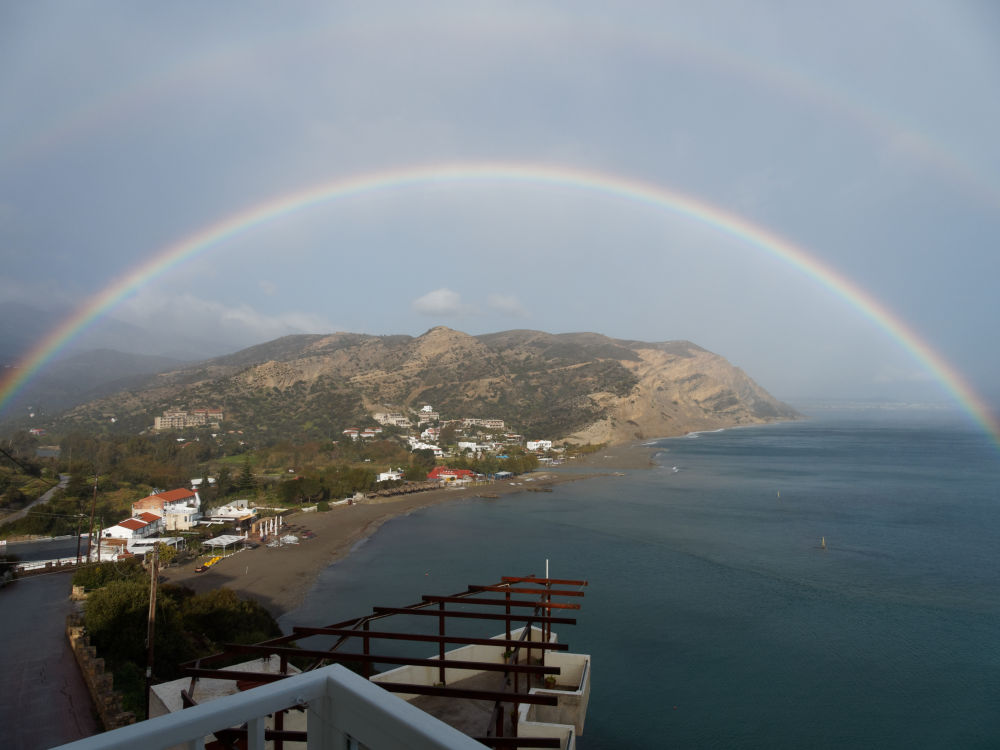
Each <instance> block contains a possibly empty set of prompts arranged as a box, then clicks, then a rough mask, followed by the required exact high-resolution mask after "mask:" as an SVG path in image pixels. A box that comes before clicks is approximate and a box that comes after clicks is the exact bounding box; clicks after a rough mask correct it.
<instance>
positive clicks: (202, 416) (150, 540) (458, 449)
mask: <svg viewBox="0 0 1000 750" xmlns="http://www.w3.org/2000/svg"><path fill="white" fill-rule="evenodd" d="M223 417H224V415H223V411H222V410H221V409H218V408H197V409H192V410H190V411H187V410H183V409H172V410H168V411H165V412H164V413H163V414H162V416H157V417H156V418H155V422H154V427H153V429H154V431H156V432H176V431H178V430H184V429H192V428H210V429H213V430H219V431H221V429H222V424H223ZM371 419H372V421H374V422H375V423H376V424H375V425H373V426H369V427H364V428H358V427H347V428H345V429H344V430H343V431H342V433H341V437H340V440H344V441H349V442H351V443H365V442H367V441H375V440H382V439H385V438H386V436H385V435H384V432H385V430H384V429H383V428H387V429H390V430H391V431H392V433H393V435H392V438H391V439H396V440H399V441H401V442H402V443H404V444H405V445H406V447H407V449H408V450H409V451H411V452H418V451H426V452H427V453H428V454H430V455H433V457H434V460H435V464H434V466H433V467H432V468H430V470H429V471H427V473H426V476H421V477H417V478H416V479H414V478H413V477H412V473H411V476H410V478H409V480H407V476H406V475H407V472H406V471H405V470H404V469H403V468H402V467H392V466H385V467H380V469H381V470H379V471H378V472H377V476H376V479H375V482H376V487H375V488H373V489H372V490H371V491H370V492H355V493H353V494H352V495H350V496H348V497H344V498H339V499H336V500H332V501H331V502H330V503H328V506H336V505H354V504H357V503H363V502H365V501H368V500H374V499H378V498H383V497H387V496H393V495H399V494H409V493H414V492H424V491H428V490H432V489H436V488H441V487H450V488H453V489H455V488H465V487H474V486H475V487H485V486H488V485H491V484H494V483H497V482H504V481H508V482H510V481H512V480H513V479H514V476H515V473H514V472H512V471H508V470H502V469H494V470H493V471H490V472H488V473H486V472H477V471H474V470H472V469H468V468H461V467H451V466H449V464H448V461H449V459H456V458H460V459H462V460H463V461H465V460H468V459H472V460H482V459H484V458H486V457H489V458H493V459H496V460H497V461H502V460H504V459H508V458H509V454H510V453H511V452H513V451H517V452H519V453H521V454H522V455H525V456H529V457H530V459H531V462H530V464H529V465H531V466H535V465H537V466H553V465H559V464H560V463H562V460H563V454H564V453H565V449H564V448H562V447H556V446H553V442H552V441H551V440H547V439H534V440H526V439H525V437H524V436H523V435H521V434H518V433H515V432H510V431H509V430H508V428H507V425H506V424H505V422H504V420H502V419H496V418H480V417H462V418H456V419H443V418H442V416H441V414H439V413H438V412H437V411H435V409H434V408H433V406H431V405H430V404H425V405H423V406H422V407H421V408H420V409H419V410H414V411H411V412H410V413H409V414H407V413H404V412H403V411H392V412H390V411H379V412H374V413H373V414H372V415H371ZM217 435H218V433H211V436H212V437H216V436H217ZM443 436H447V437H448V439H449V441H450V442H447V443H445V441H443V440H442V437H443ZM177 440H178V441H179V442H186V441H187V438H184V437H179V438H177ZM497 465H499V464H497ZM289 473H294V470H293V469H290V470H289ZM215 481H216V479H215V477H210V476H209V477H199V478H193V479H191V481H190V485H189V486H188V487H179V488H175V489H170V490H154V491H153V492H152V494H149V495H147V496H145V497H142V498H140V499H137V500H136V501H135V502H133V503H132V505H131V514H130V515H129V516H128V517H125V518H121V519H119V520H117V521H116V522H115V523H113V524H112V525H109V526H107V527H103V528H101V527H98V528H95V529H94V538H95V539H96V540H97V541H96V543H93V544H91V543H88V544H87V547H86V558H87V560H88V561H89V560H91V559H93V560H95V561H97V562H100V561H112V560H121V559H127V558H131V557H138V558H143V557H145V556H146V555H147V554H149V553H151V552H152V551H153V550H154V549H155V548H156V547H157V545H164V546H165V547H167V548H171V549H175V550H187V551H188V552H189V553H190V554H193V555H196V556H197V555H203V556H205V557H206V558H207V559H206V560H205V562H204V563H203V564H202V566H199V569H200V570H207V569H208V568H209V567H211V566H212V565H214V564H216V563H217V562H219V561H220V560H221V558H223V557H225V556H226V555H229V554H233V553H235V552H236V551H238V550H240V549H243V548H245V547H246V546H249V545H258V544H268V545H271V546H280V545H283V544H298V543H300V542H301V541H303V539H302V538H301V534H294V533H292V531H291V530H289V529H288V528H287V524H286V525H285V527H283V525H282V519H283V517H284V515H285V514H286V513H288V512H289V511H292V510H302V511H304V512H306V513H309V512H316V511H317V510H318V509H319V506H318V504H317V505H312V506H306V507H304V508H301V509H298V508H285V507H275V506H272V505H268V506H265V507H259V506H258V505H257V504H256V502H255V501H254V499H252V498H250V497H246V498H237V499H230V500H228V501H227V502H224V503H218V504H215V505H213V506H211V507H208V506H207V505H206V503H204V502H203V500H202V498H201V496H200V493H199V490H201V489H202V485H203V484H204V483H207V485H206V486H207V487H211V486H212V485H213V484H214V483H215ZM529 481H530V480H529ZM212 532H217V533H212ZM305 533H306V534H308V533H309V532H308V531H306V532H305ZM306 538H308V536H307V537H306ZM47 562H48V563H49V564H51V563H53V562H54V563H62V564H70V562H72V564H79V560H78V559H74V560H72V561H69V560H61V561H47ZM37 567H38V563H25V564H24V565H23V566H22V568H23V572H28V571H31V570H33V569H35V568H37Z"/></svg>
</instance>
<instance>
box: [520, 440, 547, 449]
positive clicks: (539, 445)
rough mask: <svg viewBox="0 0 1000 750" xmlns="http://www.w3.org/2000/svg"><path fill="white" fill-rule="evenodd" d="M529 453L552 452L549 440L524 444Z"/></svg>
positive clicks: (531, 441)
mask: <svg viewBox="0 0 1000 750" xmlns="http://www.w3.org/2000/svg"><path fill="white" fill-rule="evenodd" d="M524 447H525V448H527V449H528V450H529V451H539V452H541V451H550V450H552V441H551V440H529V441H528V442H527V443H525V444H524Z"/></svg>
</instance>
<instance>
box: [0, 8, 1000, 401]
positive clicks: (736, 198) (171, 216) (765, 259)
mask: <svg viewBox="0 0 1000 750" xmlns="http://www.w3.org/2000/svg"><path fill="white" fill-rule="evenodd" d="M997 7H998V6H997V5H996V4H995V3H994V2H992V1H991V0H983V2H962V1H960V0H943V1H942V2H919V1H918V0H901V1H900V2H892V1H889V0H886V1H883V2H877V3H872V2H869V1H867V0H865V1H858V2H852V1H850V0H848V1H846V2H837V3H829V2H736V1H732V2H712V1H709V2H697V3H695V2H677V3H669V2H662V1H661V0H657V1H655V2H635V3H630V2H614V3H606V2H601V3H589V2H581V0H573V1H572V2H509V1H507V2H495V3H487V2H471V1H470V0H460V1H459V2H454V3H447V2H437V3H413V2H399V3H388V2H363V3H361V2H358V3H334V2H322V3H265V2H245V1H242V0H241V1H240V2H212V3H203V2H193V1H192V2H183V1H182V2H171V3H153V2H147V3H142V2H135V0H128V1H127V2H120V3H119V2H45V1H43V0H32V2H20V3H19V2H7V3H3V4H2V5H0V101H2V103H3V104H2V106H0V258H2V262H3V274H2V276H0V279H2V280H0V300H2V301H5V302H23V303H25V304H29V305H32V306H34V307H37V308H58V309H60V310H66V309H73V308H74V307H77V306H79V305H82V304H84V303H85V302H86V301H87V299H88V298H90V297H92V296H93V295H95V294H97V293H98V292H100V291H101V290H102V289H104V288H106V287H107V286H108V285H109V284H111V283H112V282H113V281H114V280H115V279H116V278H119V277H121V276H122V275H123V274H127V273H128V272H129V271H130V270H132V269H135V268H137V267H139V266H140V265H141V264H142V263H144V262H145V261H147V260H148V259H149V258H151V257H153V256H154V255H155V254H156V253H157V252H160V251H162V250H163V249H164V248H167V247H169V246H171V244H172V243H176V242H178V241H180V240H182V239H184V238H185V237H188V236H190V235H192V234H194V233H195V232H196V231H198V230H199V229H201V228H203V227H205V226H208V225H211V224H212V223H214V222H217V221H220V220H221V219H223V218H225V217H227V216H230V215H233V214H237V213H239V212H241V211H245V210H246V209H247V208H248V207H249V206H252V205H254V204H257V203H260V202H262V201H267V200H270V199H273V198H276V197H279V196H282V195H285V194H289V193H293V192H296V191H300V190H303V189H306V188H308V187H309V186H312V185H318V184H322V183H325V182H330V181H333V180H336V179H341V178H347V177H350V176H353V175H363V174H366V173H372V172H376V171H379V170H393V169H401V168H404V167H417V166H429V165H435V164H441V163H452V162H473V161H477V162H478V161H495V162H511V163H514V162H516V163H527V164H538V165H547V166H549V167H551V166H558V167H566V168H575V169H584V170H591V171H596V172H600V173H604V174H606V175H612V176H615V177H617V178H621V179H633V180H642V181H645V182H647V183H654V184H656V185H660V186H662V187H664V188H667V189H670V190H672V191H675V192H677V193H680V194H684V195H688V196H691V197H693V198H696V199H697V200H700V201H703V202H706V203H708V204H710V205H712V206H714V207H716V208H717V209H718V210H720V211H724V212H727V213H729V214H734V215H737V216H740V217H743V218H744V219H745V220H747V221H749V222H751V223H753V224H754V225H757V226H759V227H761V228H764V229H766V230H768V231H771V232H774V233H776V234H778V235H780V236H782V237H784V238H786V239H787V240H789V241H791V242H793V243H795V244H796V245H797V246H799V247H801V248H803V249H804V250H806V251H807V252H808V253H809V254H810V255H812V256H814V257H815V258H817V259H819V260H821V261H822V262H823V263H826V264H827V265H829V266H830V267H831V268H833V269H834V270H836V271H837V272H839V273H840V274H842V275H844V276H845V277H847V278H848V279H850V280H851V281H853V282H854V283H856V284H858V285H859V286H860V287H861V288H863V289H864V290H865V291H866V292H867V293H868V294H870V295H871V296H872V297H873V298H875V299H876V300H878V301H879V302H880V303H882V304H883V305H885V306H886V307H887V308H888V309H889V310H891V311H892V312H893V313H895V314H896V315H897V316H898V317H899V318H900V319H901V320H903V321H905V322H906V324H907V325H909V326H910V327H912V329H913V330H914V331H915V332H916V333H917V334H918V335H919V337H920V338H921V339H923V340H924V341H925V342H926V343H927V344H928V345H929V346H930V347H931V348H932V349H933V350H934V351H936V352H937V353H939V354H940V355H941V356H942V357H944V358H945V359H946V360H947V361H948V362H949V363H951V364H952V365H953V366H954V367H955V368H956V369H957V370H958V371H959V372H961V373H962V374H963V375H964V376H965V377H966V378H967V379H968V380H969V382H970V383H971V384H972V385H973V386H974V387H976V388H977V389H979V390H980V391H981V392H982V393H984V394H985V395H987V396H989V397H990V398H994V399H995V398H996V397H997V396H998V395H1000V388H998V383H997V378H996V375H997V373H998V372H1000V346H998V344H997V342H998V340H1000V334H998V332H997V328H998V324H1000V293H998V292H1000V283H998V279H1000V245H998V238H1000V137H998V133H1000V96H998V95H997V93H998V92H1000V11H998V10H997ZM109 316H110V318H115V319H117V320H119V321H124V322H127V323H129V324H133V325H139V326H142V327H144V328H149V329H150V330H151V331H153V332H154V334H153V335H151V336H149V337H148V338H147V340H146V343H147V348H153V349H155V348H160V349H161V350H162V351H170V352H175V351H178V349H179V348H180V349H182V348H183V346H185V345H189V344H190V343H191V342H200V345H202V346H205V345H206V344H207V346H208V347H209V348H211V347H218V350H219V353H222V352H223V351H231V350H233V349H235V348H239V347H242V346H246V345H249V344H252V343H258V342H261V341H265V340H269V339H272V338H275V337H277V336H280V335H284V334H286V333H292V332H312V333H326V332H331V331H335V330H347V331H357V332H365V333H374V334H383V333H386V334H388V333H393V334H395V333H406V334H413V335H417V334H420V333H422V332H423V331H425V330H427V329H428V328H430V327H432V326H435V325H447V326H451V327H453V328H457V329H459V330H463V331H466V332H469V333H473V334H477V333H486V332H492V331H499V330H506V329H511V328H533V329H540V330H545V331H550V332H566V331H584V330H585V331H596V332H599V333H604V334H607V335H609V336H613V337H618V338H628V339H642V340H649V341H665V340H673V339H688V340H690V341H693V342H695V343H696V344H699V345H701V346H703V347H705V348H708V349H710V350H712V351H715V352H717V353H719V354H721V355H723V356H725V357H727V358H728V359H729V360H730V361H732V362H733V363H734V364H736V365H738V366H740V367H742V368H743V369H744V370H746V371H747V372H748V373H749V374H750V375H751V376H752V377H754V378H755V379H756V380H757V381H758V382H760V383H761V384H762V385H763V386H764V387H765V388H767V389H768V390H770V391H771V392H772V393H774V394H775V395H777V396H779V397H782V398H786V399H792V400H794V399H802V398H806V397H831V398H888V399H903V400H906V399H928V400H935V399H945V398H947V394H946V393H945V391H944V389H943V388H941V386H940V385H939V384H938V383H937V382H936V381H935V380H934V378H933V377H932V376H931V375H930V374H929V373H928V371H927V369H926V368H925V367H924V365H923V364H922V363H921V362H919V361H918V360H916V359H914V357H913V356H912V355H911V354H909V353H908V352H907V351H906V350H905V349H904V348H903V347H902V346H901V345H900V344H899V343H898V342H896V341H895V340H893V338H892V337H890V336H889V335H888V334H887V333H886V332H885V331H884V330H883V329H882V328H881V327H879V326H878V325H877V324H876V323H875V322H873V321H872V320H870V319H869V318H867V317H866V316H864V315H862V314H861V313H859V312H858V311H857V310H856V309H855V307H854V306H853V305H851V304H849V303H848V302H846V301H845V300H844V299H843V298H842V297H841V296H840V295H838V294H836V293H835V292H833V291H831V290H830V289H829V288H827V287H826V286H824V285H823V284H822V283H819V282H817V281H816V280H815V279H812V278H809V277H807V276H806V275H804V274H803V273H802V272H800V271H797V270H795V269H794V268H792V267H791V266H790V265H789V264H787V263H784V262H782V261H781V260H780V259H777V258H775V257H773V256H772V255H769V254H768V253H765V252H762V251H761V250H760V249H758V248H754V247H752V246H749V245H747V244H746V243H742V242H740V241H739V240H738V239H736V238H733V237H732V236H728V235H726V234H724V233H722V232H719V231H717V230H714V229H712V228H711V227H706V226H704V225H702V224H698V223H696V222H693V221H692V220H691V219H690V218H685V217H684V216H679V215H676V214H672V213H670V212H668V211H665V210H662V209H659V208H656V207H655V206H649V205H642V204H640V203H637V202H635V201H629V200H623V199H622V198H621V197H615V196H612V195H609V194H605V193H601V192H599V191H598V192H595V191H583V190H577V189H573V188H572V187H566V186H563V187H559V186H554V185H544V184H540V183H531V182H527V183H511V182H503V181H494V182H491V181H489V180H485V181H474V182H468V183H465V182H455V183H449V184H443V185H428V184H426V183H417V184H414V185H412V186H409V187H402V188H397V189H393V190H385V191H378V192H375V193H371V194H367V195H363V196H355V197H348V198H344V199H341V200H335V201H330V202H327V203H324V204H322V205H320V206H317V207H315V208H312V209H310V210H308V211H303V212H301V213H297V214H295V215H293V216H288V217H285V218H284V219H281V220H278V221H275V222H273V223H271V224H268V225H265V226H262V227H261V228H259V229H257V230H254V231H252V232H248V233H246V234H244V235H242V236H240V237H239V238H235V239H233V240H232V241H229V242H224V243H221V244H219V245H217V246H215V247H213V248H212V249H210V250H209V251H206V252H204V253H202V254H200V255H198V256H197V257H195V258H193V259H192V260H190V261H189V262H186V263H182V264H180V265H178V266H177V267H175V268H173V269H171V270H170V271H168V272H166V273H164V274H161V275H159V276H158V277H156V278H155V279H153V280H151V281H150V283H148V284H146V285H145V286H144V287H143V288H142V289H140V290H139V291H138V292H137V293H135V294H134V295H132V296H130V297H129V298H128V299H127V300H125V301H123V302H122V303H121V304H120V305H118V306H117V307H116V308H114V309H113V310H112V311H111V312H110V314H109ZM114 322H115V321H113V320H110V319H109V320H108V321H106V322H105V323H104V325H106V326H110V325H113V324H114ZM100 325H101V324H98V326H100ZM185 341H186V342H188V344H185V343H184V342H185ZM178 342H181V343H178Z"/></svg>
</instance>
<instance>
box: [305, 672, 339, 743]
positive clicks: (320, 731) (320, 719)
mask: <svg viewBox="0 0 1000 750" xmlns="http://www.w3.org/2000/svg"><path fill="white" fill-rule="evenodd" d="M306 733H307V737H306V748H307V750H341V749H342V748H346V747H347V735H346V734H344V732H343V731H341V730H340V728H339V727H336V726H334V723H333V696H331V695H330V683H329V681H328V682H327V687H326V690H324V691H323V692H322V694H320V695H319V696H317V697H315V698H313V699H311V700H310V701H309V708H308V709H307V710H306Z"/></svg>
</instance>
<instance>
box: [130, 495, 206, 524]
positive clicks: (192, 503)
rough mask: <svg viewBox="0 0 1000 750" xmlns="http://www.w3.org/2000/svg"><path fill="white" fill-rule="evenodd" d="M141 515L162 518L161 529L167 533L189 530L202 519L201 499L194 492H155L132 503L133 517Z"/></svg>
mask: <svg viewBox="0 0 1000 750" xmlns="http://www.w3.org/2000/svg"><path fill="white" fill-rule="evenodd" d="M143 513H152V514H155V515H156V517H157V518H162V519H163V528H166V529H167V530H169V531H177V530H184V529H190V528H191V527H193V526H195V525H196V524H197V523H198V520H199V519H200V518H201V517H202V514H201V498H200V497H199V496H198V493H197V492H195V491H194V490H186V489H177V490H168V491H166V492H156V493H153V494H152V495H147V496H146V497H144V498H142V500H137V501H136V502H134V503H132V515H133V517H140V516H141V514H143Z"/></svg>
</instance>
